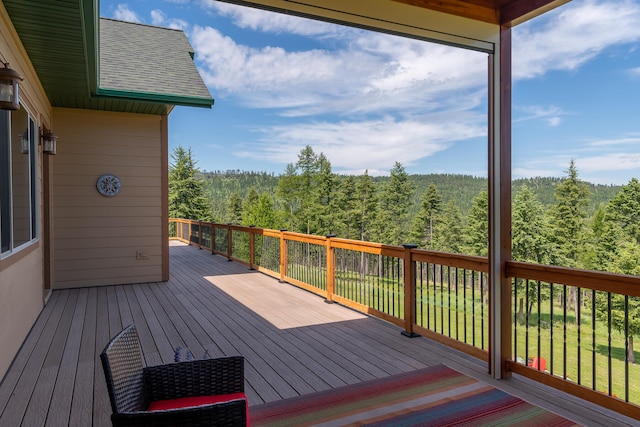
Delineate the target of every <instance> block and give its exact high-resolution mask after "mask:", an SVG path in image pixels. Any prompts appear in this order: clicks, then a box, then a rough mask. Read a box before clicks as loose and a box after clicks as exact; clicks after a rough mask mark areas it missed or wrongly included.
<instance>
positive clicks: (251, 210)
mask: <svg viewBox="0 0 640 427" xmlns="http://www.w3.org/2000/svg"><path fill="white" fill-rule="evenodd" d="M259 200H260V195H259V194H258V192H257V191H256V189H255V188H254V187H251V188H249V191H248V192H247V195H246V196H245V198H244V201H243V202H242V219H243V220H242V223H243V224H244V225H258V224H256V221H255V211H256V210H257V206H258V201H259Z"/></svg>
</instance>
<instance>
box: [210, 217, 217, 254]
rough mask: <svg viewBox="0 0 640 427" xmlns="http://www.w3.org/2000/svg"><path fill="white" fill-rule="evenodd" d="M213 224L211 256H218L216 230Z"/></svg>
mask: <svg viewBox="0 0 640 427" xmlns="http://www.w3.org/2000/svg"><path fill="white" fill-rule="evenodd" d="M213 224H214V223H213V222H212V223H211V255H215V254H216V228H215V227H214V226H213Z"/></svg>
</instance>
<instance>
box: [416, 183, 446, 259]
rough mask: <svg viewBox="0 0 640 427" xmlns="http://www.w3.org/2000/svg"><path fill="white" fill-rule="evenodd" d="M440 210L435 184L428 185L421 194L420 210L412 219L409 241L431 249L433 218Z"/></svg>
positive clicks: (439, 199) (440, 198)
mask: <svg viewBox="0 0 640 427" xmlns="http://www.w3.org/2000/svg"><path fill="white" fill-rule="evenodd" d="M441 211H442V197H441V196H440V193H438V189H437V187H436V186H435V184H431V185H429V188H427V191H425V192H424V194H423V195H422V200H421V203H420V210H419V211H418V214H417V215H416V217H415V218H414V220H413V225H412V227H411V241H412V242H414V243H416V244H417V245H418V246H420V247H421V248H425V249H433V230H434V224H435V219H436V217H437V215H438V214H439V213H440V212H441Z"/></svg>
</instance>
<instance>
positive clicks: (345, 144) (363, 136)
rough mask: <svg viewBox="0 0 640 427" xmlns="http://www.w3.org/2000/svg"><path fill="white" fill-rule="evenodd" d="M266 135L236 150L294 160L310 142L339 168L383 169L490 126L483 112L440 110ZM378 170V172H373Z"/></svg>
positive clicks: (266, 130)
mask: <svg viewBox="0 0 640 427" xmlns="http://www.w3.org/2000/svg"><path fill="white" fill-rule="evenodd" d="M258 132H260V133H261V134H263V135H264V136H263V137H262V138H261V139H260V142H258V143H252V144H248V145H247V146H245V147H243V149H241V150H238V151H237V152H236V153H235V155H237V156H240V157H250V158H257V159H263V160H267V161H272V162H277V163H282V164H284V163H292V162H294V163H295V161H296V160H297V153H299V152H300V150H301V149H302V148H304V146H306V145H310V146H312V147H313V149H314V151H316V152H318V153H320V152H322V153H324V154H325V155H326V156H327V158H329V159H330V161H331V164H332V166H333V167H334V169H336V170H337V171H338V172H340V171H346V170H349V171H352V170H360V171H362V170H365V169H369V170H370V171H384V170H387V171H388V168H390V167H391V166H392V165H393V162H395V161H399V162H401V163H403V164H404V165H406V166H409V165H411V164H413V163H414V162H415V161H417V160H419V159H421V158H424V157H427V156H431V155H433V154H435V153H437V152H440V151H443V150H446V149H447V148H448V147H449V146H450V145H451V144H452V143H454V142H455V141H459V140H464V139H468V138H472V137H476V136H480V135H483V134H484V133H485V132H486V129H485V128H484V126H482V125H481V124H479V123H478V117H477V116H474V115H467V116H466V117H465V116H463V117H459V120H458V121H457V122H454V121H452V120H442V117H438V116H437V115H436V116H434V117H424V118H423V119H422V120H419V121H418V120H414V121H407V120H405V121H397V120H395V119H393V118H390V117H384V118H381V119H378V120H370V121H362V122H347V121H342V122H338V123H333V122H316V123H299V124H296V125H291V126H273V127H269V128H263V129H259V130H258ZM372 173H373V172H372Z"/></svg>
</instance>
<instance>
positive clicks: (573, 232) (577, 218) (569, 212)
mask: <svg viewBox="0 0 640 427" xmlns="http://www.w3.org/2000/svg"><path fill="white" fill-rule="evenodd" d="M566 172H567V177H566V178H565V179H564V180H563V181H562V182H561V183H560V184H559V185H558V187H557V188H556V191H555V197H556V204H555V206H553V207H552V208H551V210H550V226H551V229H552V231H553V232H552V234H551V236H552V242H553V243H554V246H555V247H554V251H553V252H554V256H555V258H556V259H555V260H554V261H555V264H558V265H563V266H566V267H583V265H582V263H581V262H582V258H581V256H582V255H584V253H585V249H586V246H587V244H588V239H587V236H589V235H590V233H589V229H588V227H587V222H586V218H587V210H586V209H587V206H588V205H589V195H590V192H589V188H588V186H587V185H586V184H585V183H584V182H583V181H581V180H579V179H578V170H577V169H576V166H575V162H574V161H573V160H571V162H570V164H569V170H567V171H566Z"/></svg>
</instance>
